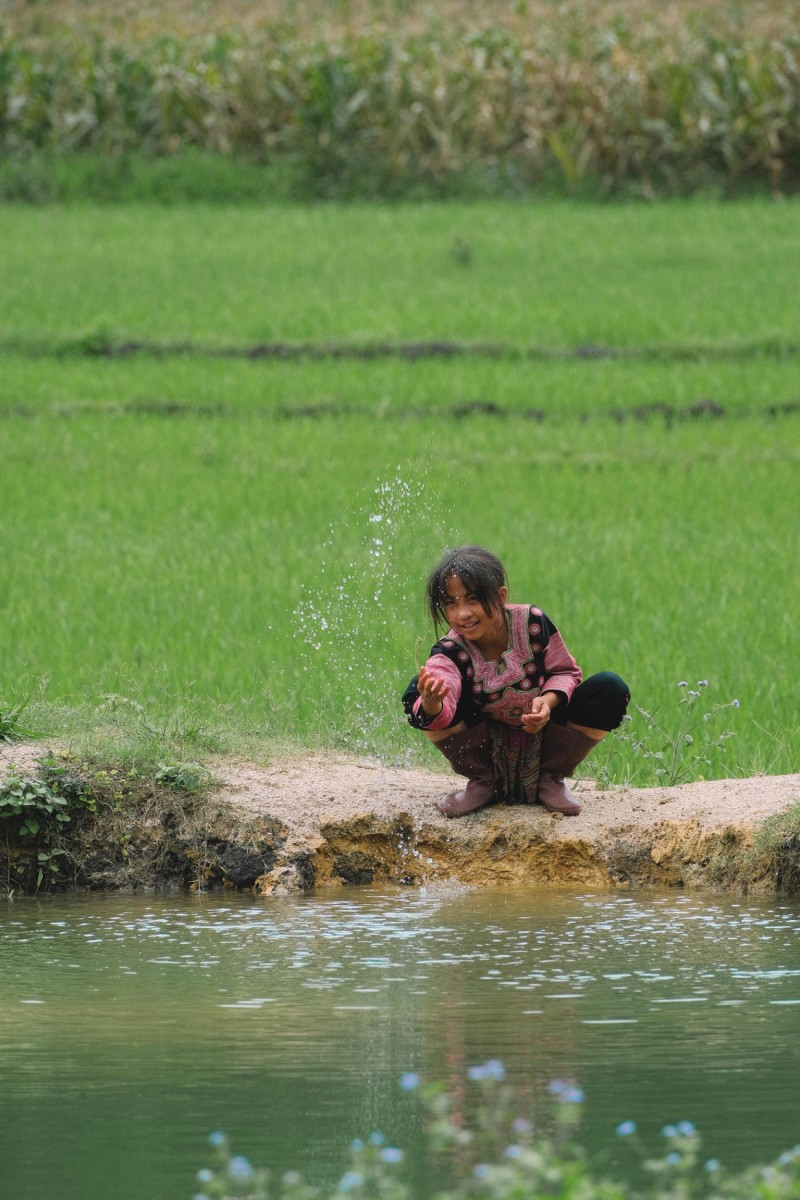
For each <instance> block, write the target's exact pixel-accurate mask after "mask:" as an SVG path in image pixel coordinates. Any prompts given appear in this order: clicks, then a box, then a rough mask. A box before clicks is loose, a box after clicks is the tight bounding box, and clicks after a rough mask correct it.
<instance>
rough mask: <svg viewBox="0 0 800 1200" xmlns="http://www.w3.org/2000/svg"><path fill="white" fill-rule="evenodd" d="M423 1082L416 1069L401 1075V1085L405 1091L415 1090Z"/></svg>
mask: <svg viewBox="0 0 800 1200" xmlns="http://www.w3.org/2000/svg"><path fill="white" fill-rule="evenodd" d="M420 1083H421V1080H420V1077H419V1075H417V1073H416V1071H406V1072H405V1073H404V1074H403V1075H401V1076H400V1087H401V1088H402V1089H403V1091H404V1092H413V1091H414V1089H415V1088H418V1087H419V1085H420Z"/></svg>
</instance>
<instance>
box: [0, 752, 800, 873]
mask: <svg viewBox="0 0 800 1200" xmlns="http://www.w3.org/2000/svg"><path fill="white" fill-rule="evenodd" d="M41 753H42V747H41V745H33V746H31V745H16V746H0V778H2V775H3V773H4V767H7V766H9V765H11V764H14V765H15V766H16V767H17V768H18V769H21V770H30V771H32V770H33V769H34V767H35V759H36V758H37V757H38V756H39V755H40V754H41ZM210 765H211V768H212V770H213V772H214V776H215V778H216V779H217V781H218V788H217V790H216V792H215V796H214V799H215V800H222V801H224V802H225V803H226V804H227V805H228V810H227V811H229V812H232V814H233V819H232V821H231V822H230V826H231V832H229V833H228V834H227V835H226V837H227V838H228V839H229V840H230V841H231V842H233V841H234V840H235V838H236V836H237V830H239V829H240V830H241V837H242V839H243V840H244V839H250V840H249V842H248V844H249V845H251V846H252V845H253V842H252V839H253V836H254V833H253V831H254V830H255V829H256V828H257V827H259V826H260V827H261V828H262V829H264V830H265V829H266V828H267V826H269V828H270V830H271V834H270V836H271V837H272V843H271V845H272V846H273V849H274V853H273V854H272V857H271V862H272V863H273V864H274V866H273V868H272V869H271V870H270V871H269V872H268V873H267V874H268V876H269V877H267V875H265V876H264V877H263V879H262V881H261V884H260V887H261V890H262V891H283V890H287V889H288V890H302V889H303V888H306V887H309V886H316V887H320V886H325V885H341V883H342V882H344V883H353V882H355V883H361V882H372V881H375V882H381V881H383V882H385V881H392V880H399V881H402V882H404V883H421V882H425V881H426V880H428V879H432V878H437V879H442V878H445V877H446V878H448V879H458V880H460V881H462V882H468V883H473V884H477V885H482V884H497V883H504V882H509V883H512V882H516V883H520V882H523V883H525V882H551V881H565V882H591V883H599V884H603V883H609V882H611V883H616V884H618V883H620V882H622V883H628V882H657V883H664V884H667V885H674V886H692V885H696V886H703V885H704V884H705V883H707V882H708V881H709V879H710V880H711V881H712V882H713V881H714V880H715V879H716V878H718V875H719V872H718V871H717V874H716V876H715V875H714V874H713V872H712V870H711V868H713V864H714V862H715V861H716V862H717V863H718V861H719V855H720V854H721V853H727V852H728V848H729V846H730V844H731V840H732V838H733V841H734V842H735V843H736V844H737V845H738V846H739V847H740V849H746V847H747V845H748V844H749V843H750V842H751V841H752V834H753V832H754V831H755V830H756V829H757V828H758V827H759V826H760V825H761V824H762V823H763V822H764V821H765V820H766V819H767V818H769V817H771V816H773V815H775V814H777V813H780V812H782V811H783V810H785V809H786V808H787V807H789V806H790V805H791V804H793V803H796V802H800V774H797V775H784V776H768V775H764V776H758V777H755V778H750V779H719V780H712V781H709V782H700V783H692V784H685V785H682V786H680V787H665V788H613V789H608V790H599V789H597V788H596V787H595V785H594V784H593V783H592V782H590V781H588V780H578V781H577V783H575V784H574V785H573V786H574V790H575V791H576V792H577V794H578V795H579V796H580V798H581V800H582V802H583V806H584V807H583V811H582V812H581V814H580V815H579V816H578V817H562V816H559V815H553V814H550V813H548V812H546V811H545V810H544V809H543V808H541V807H540V806H538V805H533V806H528V805H522V806H515V807H510V806H508V805H492V806H489V807H487V808H485V809H482V810H480V811H479V812H476V813H472V814H469V815H468V816H466V817H461V818H459V819H457V820H447V819H446V818H444V817H442V816H441V815H440V814H439V812H438V811H437V809H436V800H437V798H438V797H440V796H442V795H444V794H445V793H446V792H447V791H448V790H450V788H451V786H452V783H453V780H454V776H453V775H451V774H449V773H441V772H438V771H428V770H421V769H407V768H395V767H388V766H385V765H383V764H382V763H380V762H377V761H375V760H370V759H358V758H353V757H348V756H345V755H335V754H314V753H309V754H308V755H305V756H303V757H290V758H281V759H276V760H275V761H274V762H272V763H270V764H269V765H268V766H259V765H256V764H254V763H250V762H242V761H236V760H231V759H224V760H220V761H217V762H214V763H212V764H210ZM237 810H238V811H239V812H240V813H241V821H238V820H237V819H236V815H235V814H236V811H237ZM276 830H277V831H278V833H277V834H276V833H275V831H276ZM256 836H257V835H256ZM276 839H277V840H276ZM736 870H738V867H737V866H736V865H735V864H734V866H733V871H734V874H735V872H736ZM729 874H730V873H729ZM753 882H754V880H752V879H751V880H749V881H747V880H744V879H742V882H741V887H742V889H743V890H746V889H747V888H748V887H749V886H751V884H753ZM755 882H756V883H757V884H758V886H760V887H761V886H763V887H766V888H769V887H770V886H771V884H770V880H769V879H765V878H763V872H762V874H761V877H759V878H758V879H756V880H755ZM776 886H780V884H779V881H776Z"/></svg>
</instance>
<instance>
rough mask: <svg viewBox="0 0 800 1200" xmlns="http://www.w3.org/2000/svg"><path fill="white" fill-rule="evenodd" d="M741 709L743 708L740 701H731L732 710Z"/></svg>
mask: <svg viewBox="0 0 800 1200" xmlns="http://www.w3.org/2000/svg"><path fill="white" fill-rule="evenodd" d="M741 707H742V706H741V704H740V703H739V701H738V700H731V708H741Z"/></svg>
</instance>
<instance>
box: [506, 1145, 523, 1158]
mask: <svg viewBox="0 0 800 1200" xmlns="http://www.w3.org/2000/svg"><path fill="white" fill-rule="evenodd" d="M503 1153H504V1154H505V1156H506V1158H511V1159H514V1158H519V1156H520V1155H521V1154H522V1146H506V1148H505V1150H504V1152H503Z"/></svg>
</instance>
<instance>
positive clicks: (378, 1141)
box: [369, 1129, 386, 1146]
mask: <svg viewBox="0 0 800 1200" xmlns="http://www.w3.org/2000/svg"><path fill="white" fill-rule="evenodd" d="M385 1141H386V1138H385V1136H384V1134H382V1133H381V1132H380V1131H379V1130H377V1129H376V1130H375V1132H374V1133H371V1134H370V1135H369V1144H370V1146H382V1145H383V1143H384V1142H385Z"/></svg>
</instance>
